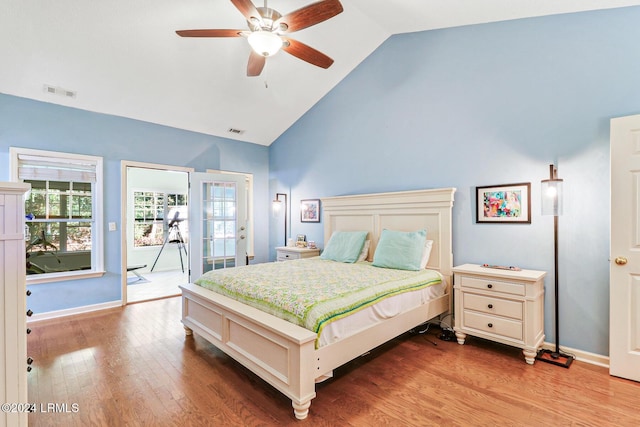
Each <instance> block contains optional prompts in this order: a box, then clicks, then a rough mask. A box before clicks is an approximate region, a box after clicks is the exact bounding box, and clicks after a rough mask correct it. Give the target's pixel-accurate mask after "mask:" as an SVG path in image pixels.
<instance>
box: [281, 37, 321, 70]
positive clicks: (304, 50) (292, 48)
mask: <svg viewBox="0 0 640 427" xmlns="http://www.w3.org/2000/svg"><path fill="white" fill-rule="evenodd" d="M282 39H283V40H284V41H285V43H283V46H282V50H284V51H286V52H287V53H290V54H291V55H293V56H295V57H296V58H299V59H302V60H303V61H306V62H308V63H309V64H313V65H315V66H318V67H320V68H329V67H330V66H331V64H333V59H331V58H329V57H328V56H327V55H325V54H324V53H322V52H320V51H319V50H315V49H314V48H312V47H311V46H308V45H306V44H304V43H302V42H299V41H297V40H293V39H289V38H286V37H282Z"/></svg>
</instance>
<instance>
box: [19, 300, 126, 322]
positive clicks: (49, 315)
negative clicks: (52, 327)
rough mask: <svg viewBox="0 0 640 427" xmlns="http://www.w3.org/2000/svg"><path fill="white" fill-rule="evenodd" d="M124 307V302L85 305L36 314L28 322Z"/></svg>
mask: <svg viewBox="0 0 640 427" xmlns="http://www.w3.org/2000/svg"><path fill="white" fill-rule="evenodd" d="M116 307H122V301H121V300H118V301H109V302H103V303H100V304H93V305H85V306H82V307H74V308H67V309H65V310H58V311H48V312H46V313H34V314H33V315H32V316H31V317H30V318H29V319H28V321H27V324H32V323H37V322H43V321H45V320H52V319H59V318H62V317H67V316H75V315H77V314H85V313H91V312H93V311H99V310H106V309H109V308H116Z"/></svg>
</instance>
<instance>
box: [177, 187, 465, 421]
mask: <svg viewBox="0 0 640 427" xmlns="http://www.w3.org/2000/svg"><path fill="white" fill-rule="evenodd" d="M454 193H455V189H454V188H444V189H429V190H417V191H403V192H392V193H377V194H362V195H353V196H338V197H329V198H324V199H322V215H323V221H324V241H325V242H328V241H329V239H330V238H331V236H332V235H333V234H334V232H341V231H347V232H348V231H366V232H367V240H368V241H369V251H368V257H367V260H368V261H372V259H373V255H374V254H375V251H376V246H377V245H378V242H379V240H380V237H381V234H382V233H383V230H385V229H386V230H397V231H407V232H408V231H414V230H420V229H425V230H427V239H428V240H429V241H431V242H432V247H431V253H430V255H429V257H428V264H427V269H429V270H435V271H436V272H437V273H438V274H439V275H440V276H441V278H442V283H443V284H442V292H440V293H439V294H438V295H436V296H435V297H433V296H432V297H430V298H425V300H424V303H421V304H417V305H414V306H412V307H410V308H408V309H406V310H404V311H402V312H400V313H399V314H397V315H394V316H391V317H388V318H386V319H382V320H379V321H375V322H373V323H371V324H367V325H366V326H364V327H361V328H359V331H358V332H357V333H353V334H347V335H346V336H340V338H339V339H338V340H333V341H332V340H328V341H327V342H326V343H324V344H319V336H318V334H317V333H316V332H313V331H311V330H309V329H306V328H304V327H302V326H299V325H297V324H294V323H291V322H289V321H286V320H283V319H281V318H279V317H276V316H274V315H272V314H269V313H267V312H265V311H261V310H259V309H258V308H256V307H252V306H250V305H247V304H244V303H242V302H240V301H238V300H236V299H234V298H231V297H230V296H226V295H223V294H220V293H216V292H214V291H212V290H210V289H206V288H204V287H202V286H198V285H196V284H194V283H189V284H186V285H182V286H180V288H181V290H182V323H183V325H184V328H185V331H186V334H187V335H190V334H192V333H193V332H195V333H196V334H198V335H200V336H201V337H203V338H204V339H206V340H207V341H209V342H211V343H212V344H213V345H215V346H216V347H217V348H219V349H220V350H222V351H224V352H225V353H226V354H228V355H229V356H230V357H232V358H234V359H235V360H237V361H238V362H239V363H241V364H242V365H243V366H245V367H246V368H248V369H249V370H251V371H252V372H254V373H255V374H256V375H258V376H259V377H261V378H262V379H263V380H265V381H266V382H267V383H269V384H271V385H272V386H273V387H275V388H276V389H277V390H279V391H280V392H281V393H283V394H284V395H286V396H287V397H288V398H290V399H291V402H292V406H293V410H294V415H295V417H296V418H298V419H305V418H306V417H307V416H308V413H309V407H310V405H311V400H312V399H313V398H314V397H315V395H316V393H315V384H316V382H318V381H321V380H322V379H324V378H326V377H328V376H330V375H331V373H332V371H333V370H334V369H335V368H337V367H339V366H341V365H343V364H345V363H347V362H349V361H350V360H353V359H354V358H356V357H358V356H360V355H362V354H364V353H366V352H368V351H370V350H372V349H373V348H375V347H377V346H379V345H381V344H383V343H385V342H387V341H389V340H391V339H393V338H395V337H396V336H398V335H400V334H402V333H404V332H406V331H408V330H410V329H412V328H414V327H415V326H417V325H419V324H421V323H424V322H426V321H429V320H431V319H434V318H436V317H438V316H442V315H444V314H446V313H449V312H451V308H452V307H451V304H452V299H451V297H450V296H451V283H452V268H453V255H452V225H451V222H452V221H451V213H452V207H453V198H454ZM300 261H303V260H300ZM292 262H297V261H286V262H285V263H284V264H286V263H292ZM252 267H253V266H252ZM419 291H420V290H417V291H415V292H419ZM343 320H344V319H343ZM325 329H326V328H325Z"/></svg>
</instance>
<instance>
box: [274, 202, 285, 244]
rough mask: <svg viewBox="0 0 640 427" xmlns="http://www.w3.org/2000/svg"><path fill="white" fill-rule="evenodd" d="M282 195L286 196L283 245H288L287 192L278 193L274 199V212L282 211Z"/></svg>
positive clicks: (275, 213)
mask: <svg viewBox="0 0 640 427" xmlns="http://www.w3.org/2000/svg"><path fill="white" fill-rule="evenodd" d="M280 196H282V197H284V243H283V244H282V246H287V195H286V194H285V193H276V198H275V199H273V203H272V207H273V214H274V215H277V214H278V213H279V212H280V209H281V205H282V200H280Z"/></svg>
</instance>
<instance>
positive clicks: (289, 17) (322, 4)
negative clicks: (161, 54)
mask: <svg viewBox="0 0 640 427" xmlns="http://www.w3.org/2000/svg"><path fill="white" fill-rule="evenodd" d="M231 3H233V5H234V6H235V7H236V8H237V9H238V10H239V11H240V13H242V15H243V16H244V17H245V18H246V19H247V24H248V25H249V30H250V31H246V30H223V29H214V30H179V31H176V33H177V34H178V35H179V36H180V37H247V40H248V42H249V45H250V46H251V48H252V50H251V53H250V55H249V63H248V65H247V76H250V77H254V76H259V75H260V73H261V72H262V69H263V68H264V65H265V63H266V59H267V57H268V56H273V55H275V54H276V53H278V52H279V51H280V49H282V50H284V51H285V52H287V53H289V54H291V55H293V56H295V57H296V58H299V59H302V60H303V61H306V62H308V63H310V64H313V65H316V66H318V67H321V68H329V67H330V66H331V64H333V59H331V58H329V57H328V56H327V55H325V54H324V53H322V52H320V51H318V50H316V49H314V48H312V47H311V46H307V45H306V44H304V43H302V42H299V41H297V40H294V39H292V38H289V37H287V36H286V35H287V34H290V33H293V32H295V31H298V30H302V29H304V28H308V27H311V26H312V25H316V24H319V23H320V22H323V21H326V20H327V19H330V18H333V17H334V16H336V15H338V14H339V13H341V12H342V11H343V9H342V5H341V4H340V2H339V1H338V0H323V1H319V2H316V3H312V4H310V5H308V6H305V7H302V8H300V9H297V10H295V11H293V12H291V13H288V14H286V15H282V14H280V12H278V11H276V10H274V9H270V8H268V7H267V0H265V1H264V7H255V6H254V5H253V3H252V2H251V0H231Z"/></svg>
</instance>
